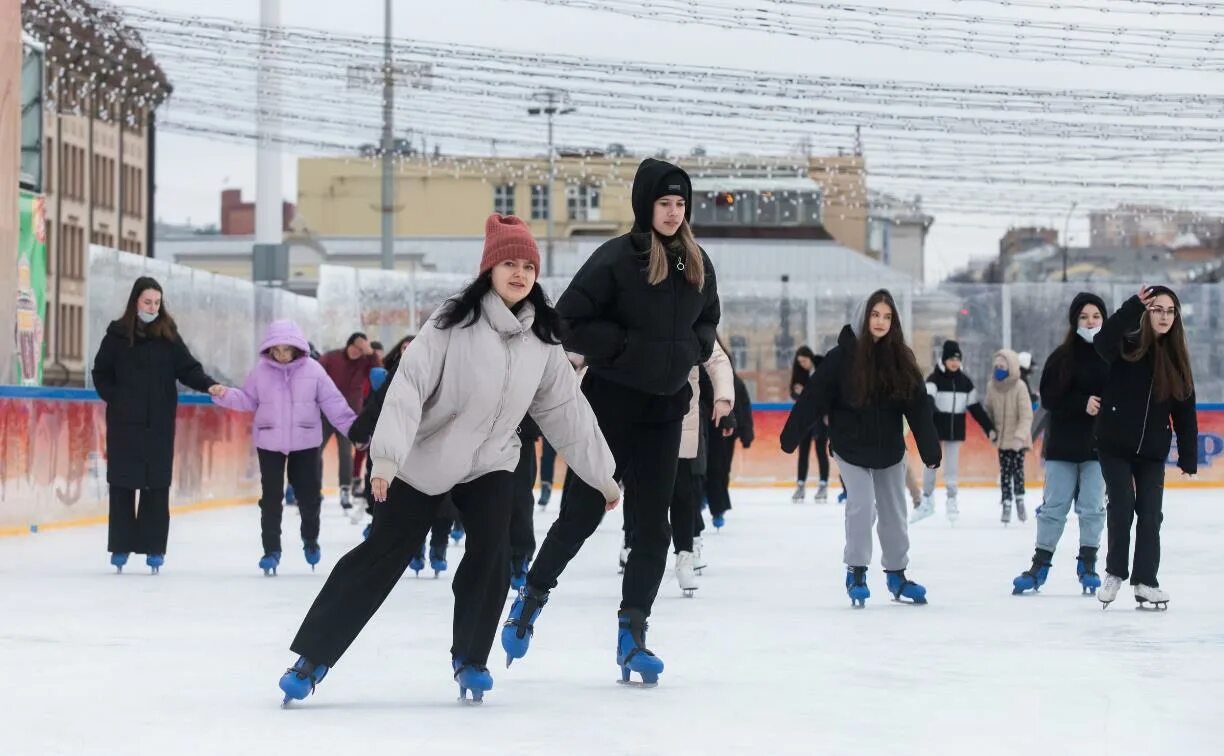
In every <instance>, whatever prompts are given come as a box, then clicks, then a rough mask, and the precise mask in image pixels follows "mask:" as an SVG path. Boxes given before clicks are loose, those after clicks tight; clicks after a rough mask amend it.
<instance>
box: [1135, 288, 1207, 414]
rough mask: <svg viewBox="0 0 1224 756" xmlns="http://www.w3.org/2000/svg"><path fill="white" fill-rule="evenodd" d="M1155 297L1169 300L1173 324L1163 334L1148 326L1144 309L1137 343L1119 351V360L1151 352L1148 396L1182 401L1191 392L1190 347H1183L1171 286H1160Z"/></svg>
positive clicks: (1178, 306)
mask: <svg viewBox="0 0 1224 756" xmlns="http://www.w3.org/2000/svg"><path fill="white" fill-rule="evenodd" d="M1154 293H1155V294H1156V296H1160V295H1161V294H1165V295H1167V296H1168V297H1169V299H1172V300H1173V308H1174V309H1175V310H1177V316H1176V317H1174V318H1173V327H1172V328H1170V329H1169V332H1168V333H1166V334H1165V335H1164V336H1159V335H1157V333H1156V329H1154V328H1152V315H1151V313H1148V312H1144V313H1143V317H1142V318H1140V319H1139V343H1138V344H1137V345H1135V346H1134V348H1132V349H1125V348H1124V349H1123V350H1122V359H1124V360H1126V361H1127V362H1139V361H1141V360H1143V359H1144V358H1145V357H1147V356H1148V354H1149V353H1151V355H1152V395H1153V396H1155V397H1156V401H1158V402H1167V401H1169V400H1170V399H1176V400H1178V401H1185V400H1186V399H1189V398H1190V394H1192V393H1193V392H1194V374H1193V373H1192V372H1191V370H1190V350H1189V349H1188V348H1187V347H1186V330H1185V329H1184V328H1182V314H1181V309H1182V308H1181V301H1180V300H1179V299H1178V298H1177V295H1176V294H1174V293H1173V291H1172V290H1171V289H1166V288H1164V287H1161V288H1160V289H1159V290H1157V291H1156V292H1154Z"/></svg>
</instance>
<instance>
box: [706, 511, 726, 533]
mask: <svg viewBox="0 0 1224 756" xmlns="http://www.w3.org/2000/svg"><path fill="white" fill-rule="evenodd" d="M710 522H712V523H713V524H714V529H715V530H722V529H723V526H724V525H726V524H727V516H726V515H725V514H716V515H714V516H713V517H711V518H710Z"/></svg>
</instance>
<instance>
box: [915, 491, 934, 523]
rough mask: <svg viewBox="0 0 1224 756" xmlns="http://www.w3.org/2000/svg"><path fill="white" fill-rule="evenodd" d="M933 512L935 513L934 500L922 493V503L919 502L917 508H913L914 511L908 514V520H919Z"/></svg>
mask: <svg viewBox="0 0 1224 756" xmlns="http://www.w3.org/2000/svg"><path fill="white" fill-rule="evenodd" d="M933 514H935V500H934V499H932V498H931V497H930V496H927V495H926V494H923V496H922V503H921V504H919V505H918V508H917V509H915V510H914V513H913V514H912V515H910V522H911V523H915V522H921V521H922V520H925V519H926V518H928V517H930V516H931V515H933Z"/></svg>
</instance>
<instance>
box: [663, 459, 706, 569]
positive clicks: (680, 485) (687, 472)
mask: <svg viewBox="0 0 1224 756" xmlns="http://www.w3.org/2000/svg"><path fill="white" fill-rule="evenodd" d="M700 490H701V489H700V487H699V486H698V480H697V475H695V474H694V472H693V460H691V459H682V460H680V461H679V462H678V463H677V464H676V485H675V487H674V489H673V491H672V500H671V511H670V514H671V527H672V543H673V544H674V545H675V547H676V553H677V554H679V553H680V552H681V551H692V550H693V536H694V535H695V534H696V531H697V517H698V514H697V513H698V512H700V511H701V507H700V506H699V504H698V497H699V496H700Z"/></svg>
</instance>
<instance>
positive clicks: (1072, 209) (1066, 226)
mask: <svg viewBox="0 0 1224 756" xmlns="http://www.w3.org/2000/svg"><path fill="white" fill-rule="evenodd" d="M1077 204H1079V203H1077V202H1072V203H1071V207H1070V208H1068V210H1067V220H1066V221H1064V222H1063V236H1062V282H1063V283H1066V282H1067V247H1068V246H1070V244H1069V242H1070V239H1068V238H1067V235H1068V233H1070V228H1071V213H1074V212H1075V206H1076V205H1077Z"/></svg>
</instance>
